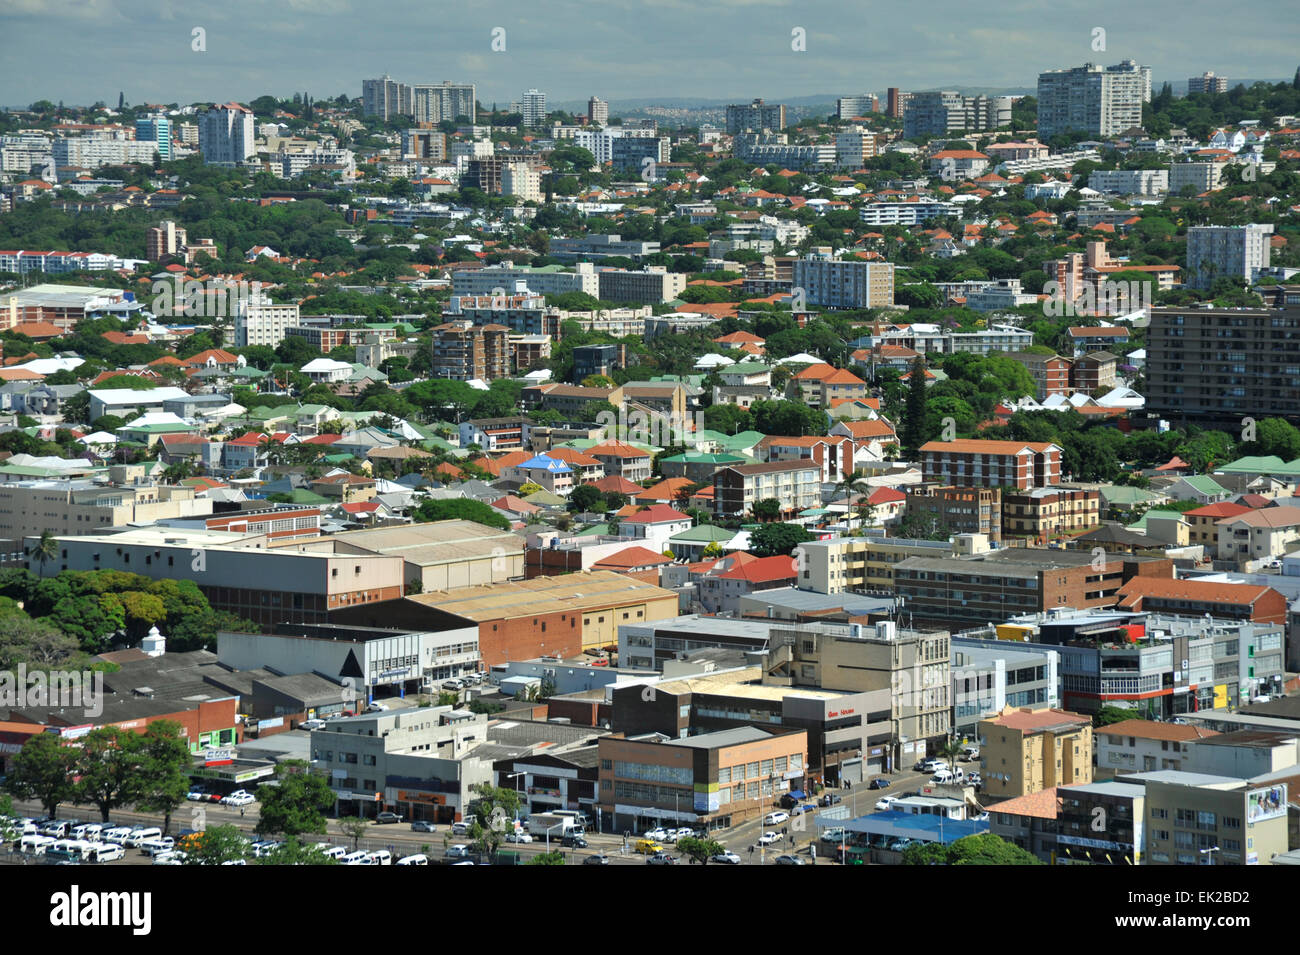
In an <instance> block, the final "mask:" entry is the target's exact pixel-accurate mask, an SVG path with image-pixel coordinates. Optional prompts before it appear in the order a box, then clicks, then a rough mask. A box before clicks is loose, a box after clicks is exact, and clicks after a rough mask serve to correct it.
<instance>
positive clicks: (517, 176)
mask: <svg viewBox="0 0 1300 955" xmlns="http://www.w3.org/2000/svg"><path fill="white" fill-rule="evenodd" d="M501 194H502V195H503V196H514V197H515V198H516V199H519V200H520V201H521V202H541V201H542V198H543V196H542V174H541V173H540V172H538V171H537V170H536V169H534V168H533V167H532V166H530V165H528V163H526V162H508V163H506V164H505V166H504V167H503V168H502V170H501Z"/></svg>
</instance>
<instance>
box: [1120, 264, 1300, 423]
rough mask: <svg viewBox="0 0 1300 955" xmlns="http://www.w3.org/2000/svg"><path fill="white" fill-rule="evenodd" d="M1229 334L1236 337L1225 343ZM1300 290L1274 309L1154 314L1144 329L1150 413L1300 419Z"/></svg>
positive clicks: (1279, 293) (1290, 291) (1285, 289)
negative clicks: (1296, 348)
mask: <svg viewBox="0 0 1300 955" xmlns="http://www.w3.org/2000/svg"><path fill="white" fill-rule="evenodd" d="M1228 335H1231V336H1232V337H1231V338H1229V337H1227V336H1228ZM1297 342H1300V286H1296V285H1289V286H1286V285H1283V286H1278V287H1277V289H1276V291H1275V292H1274V293H1273V301H1272V307H1271V308H1230V309H1207V308H1153V309H1151V324H1150V326H1149V327H1148V328H1147V361H1146V371H1147V387H1146V390H1145V394H1146V398H1147V405H1146V407H1147V411H1148V412H1150V413H1152V414H1155V415H1157V416H1160V417H1164V418H1169V419H1184V418H1200V419H1215V420H1224V421H1226V420H1228V419H1232V420H1234V421H1237V422H1238V423H1239V422H1240V418H1241V416H1242V415H1246V414H1249V415H1254V416H1256V417H1261V416H1262V417H1287V418H1290V419H1291V420H1293V421H1300V389H1297V388H1296V382H1297V381H1300V355H1297V353H1296V352H1295V351H1289V350H1288V349H1289V348H1293V347H1294V346H1295V343H1297Z"/></svg>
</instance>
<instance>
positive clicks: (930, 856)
mask: <svg viewBox="0 0 1300 955" xmlns="http://www.w3.org/2000/svg"><path fill="white" fill-rule="evenodd" d="M1044 864H1045V863H1044V862H1043V861H1042V860H1041V859H1038V858H1037V857H1036V856H1034V854H1033V853H1031V852H1028V851H1026V850H1024V849H1022V848H1020V847H1019V846H1018V845H1016V844H1015V843H1012V842H1008V841H1007V840H1005V839H1003V838H1002V837H1001V836H995V835H993V834H992V833H991V832H986V833H984V834H982V835H978V836H966V837H965V838H962V839H958V840H957V841H956V842H953V843H951V844H949V845H947V846H943V845H940V844H939V843H930V844H929V845H925V846H919V845H911V846H908V847H907V848H906V849H904V850H903V865H1044Z"/></svg>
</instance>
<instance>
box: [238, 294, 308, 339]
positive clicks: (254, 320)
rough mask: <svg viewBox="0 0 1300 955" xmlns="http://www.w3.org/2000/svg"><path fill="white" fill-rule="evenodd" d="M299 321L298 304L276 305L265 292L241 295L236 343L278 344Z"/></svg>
mask: <svg viewBox="0 0 1300 955" xmlns="http://www.w3.org/2000/svg"><path fill="white" fill-rule="evenodd" d="M297 324H298V305H297V303H296V302H295V303H293V304H289V305H276V304H274V303H272V302H271V301H270V300H269V299H267V298H266V297H265V296H264V295H261V294H258V295H253V296H248V297H246V298H238V299H237V300H236V304H235V347H236V348H244V347H246V346H248V345H266V346H267V347H268V348H274V347H275V346H276V345H278V344H280V342H282V341H284V337H285V335H286V334H288V330H289V329H290V328H293V327H294V326H296V325H297Z"/></svg>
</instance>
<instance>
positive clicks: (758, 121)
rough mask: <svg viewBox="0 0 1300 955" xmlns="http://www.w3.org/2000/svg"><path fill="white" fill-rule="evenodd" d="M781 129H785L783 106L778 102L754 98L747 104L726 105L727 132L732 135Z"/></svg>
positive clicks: (778, 130)
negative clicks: (765, 101)
mask: <svg viewBox="0 0 1300 955" xmlns="http://www.w3.org/2000/svg"><path fill="white" fill-rule="evenodd" d="M783 129H785V107H784V106H781V105H779V104H769V103H764V102H763V101H762V100H761V99H756V100H754V101H753V102H752V103H749V104H747V105H746V104H740V105H731V106H728V107H727V132H728V133H729V134H731V135H733V136H734V135H735V134H736V133H748V132H754V133H761V132H763V131H764V130H770V131H772V132H774V133H778V132H780V131H781V130H783Z"/></svg>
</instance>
